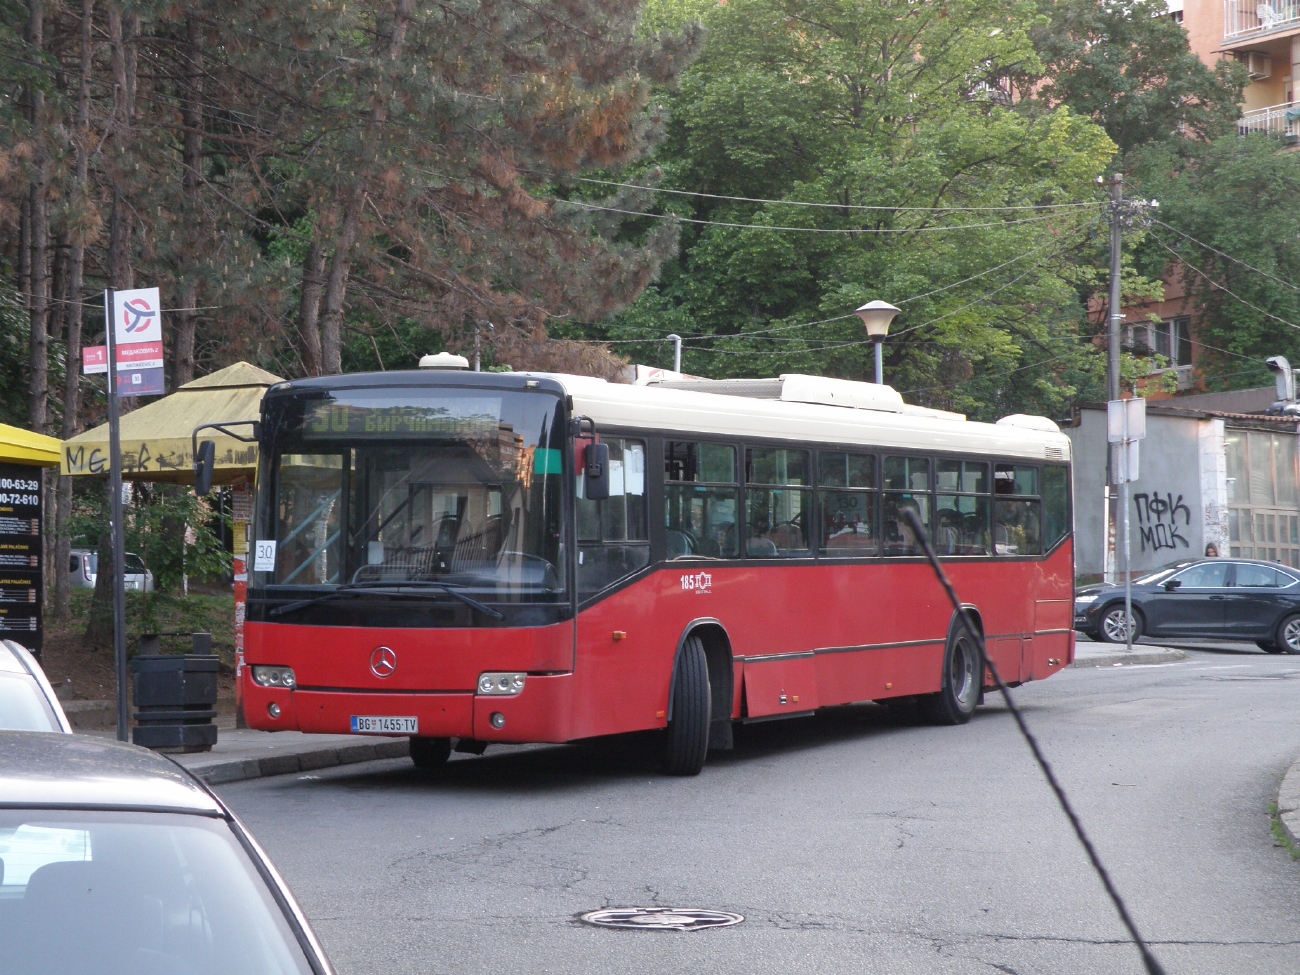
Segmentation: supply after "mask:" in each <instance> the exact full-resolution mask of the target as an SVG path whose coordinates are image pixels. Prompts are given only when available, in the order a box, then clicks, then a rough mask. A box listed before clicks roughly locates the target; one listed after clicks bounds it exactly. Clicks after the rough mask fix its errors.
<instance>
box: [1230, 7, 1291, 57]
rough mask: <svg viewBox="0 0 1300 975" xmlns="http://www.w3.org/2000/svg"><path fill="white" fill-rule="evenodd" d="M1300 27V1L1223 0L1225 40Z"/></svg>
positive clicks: (1268, 34)
mask: <svg viewBox="0 0 1300 975" xmlns="http://www.w3.org/2000/svg"><path fill="white" fill-rule="evenodd" d="M1297 29H1300V0H1273V2H1272V3H1257V2H1256V0H1223V43H1224V46H1227V45H1229V44H1231V43H1233V42H1234V41H1241V40H1248V39H1252V38H1257V37H1269V36H1272V35H1274V34H1278V33H1281V32H1283V31H1294V30H1297Z"/></svg>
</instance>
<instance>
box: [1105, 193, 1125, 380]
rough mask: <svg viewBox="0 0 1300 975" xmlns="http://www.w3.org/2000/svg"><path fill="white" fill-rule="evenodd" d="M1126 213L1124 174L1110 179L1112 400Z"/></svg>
mask: <svg viewBox="0 0 1300 975" xmlns="http://www.w3.org/2000/svg"><path fill="white" fill-rule="evenodd" d="M1123 215H1124V177H1123V176H1122V175H1121V174H1120V173H1116V174H1115V175H1114V176H1112V177H1111V178H1110V309H1109V311H1108V313H1107V316H1106V382H1107V394H1108V398H1109V399H1119V395H1120V393H1119V353H1120V334H1119V326H1120V322H1121V321H1123V319H1124V316H1123V315H1121V314H1120V311H1119V303H1120V293H1119V292H1120V289H1119V281H1120V251H1121V248H1122V247H1123V245H1124V239H1123V235H1122V229H1123V228H1122V226H1121V220H1122V219H1123Z"/></svg>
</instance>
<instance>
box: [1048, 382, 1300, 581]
mask: <svg viewBox="0 0 1300 975" xmlns="http://www.w3.org/2000/svg"><path fill="white" fill-rule="evenodd" d="M1274 396H1275V394H1274V391H1273V389H1271V388H1269V389H1262V390H1241V391H1238V392H1235V393H1216V394H1209V395H1205V396H1188V397H1181V398H1179V399H1177V400H1164V401H1160V402H1151V403H1148V404H1147V435H1146V439H1145V440H1143V441H1142V445H1141V447H1140V453H1141V460H1140V463H1139V473H1140V477H1139V478H1138V480H1137V481H1135V482H1133V483H1132V484H1130V485H1129V544H1130V558H1131V568H1132V571H1133V572H1135V573H1142V572H1147V571H1150V570H1152V569H1156V568H1159V567H1160V566H1162V565H1165V564H1167V563H1169V562H1172V561H1175V560H1178V559H1183V558H1193V557H1197V556H1201V555H1204V554H1206V548H1207V546H1212V547H1213V550H1214V551H1215V552H1217V553H1218V554H1219V555H1222V556H1229V555H1232V556H1239V557H1243V558H1257V559H1266V560H1269V561H1275V562H1281V563H1283V564H1285V565H1290V566H1292V567H1295V568H1300V457H1298V456H1297V426H1300V416H1295V415H1291V416H1267V415H1264V414H1263V413H1262V412H1252V411H1245V410H1243V409H1242V408H1243V407H1257V408H1259V409H1261V410H1262V409H1265V408H1267V407H1268V405H1269V404H1271V402H1272V400H1273V399H1274ZM1065 432H1066V434H1067V435H1069V437H1070V440H1071V442H1072V444H1073V456H1074V459H1075V467H1074V531H1075V571H1076V573H1077V574H1078V576H1079V577H1080V578H1081V579H1083V580H1087V581H1092V580H1096V579H1100V578H1103V577H1105V578H1122V571H1123V554H1122V552H1123V537H1122V535H1121V534H1120V529H1119V527H1118V526H1119V524H1120V522H1119V519H1118V517H1116V512H1117V511H1118V505H1119V490H1118V488H1111V489H1109V491H1108V490H1107V486H1106V463H1105V458H1106V454H1107V444H1106V407H1105V404H1095V405H1088V406H1085V407H1083V408H1081V409H1080V410H1079V413H1078V419H1077V422H1076V423H1075V425H1074V426H1072V427H1067V428H1066V430H1065ZM1108 504H1109V505H1110V506H1111V507H1110V509H1109V511H1110V517H1108V508H1107V505H1108Z"/></svg>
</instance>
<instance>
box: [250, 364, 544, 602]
mask: <svg viewBox="0 0 1300 975" xmlns="http://www.w3.org/2000/svg"><path fill="white" fill-rule="evenodd" d="M279 408H280V410H281V411H282V412H281V413H280V415H279V416H278V417H272V418H270V419H271V422H272V423H273V424H274V425H273V426H272V427H271V429H272V430H275V431H276V434H275V436H274V440H275V445H274V451H273V453H272V455H271V470H270V471H269V472H268V473H269V474H270V475H271V477H272V479H273V483H274V488H273V491H274V508H273V509H272V512H271V515H272V518H273V520H274V537H275V541H276V549H275V562H274V566H275V567H274V570H272V571H268V572H263V573H260V574H259V577H258V581H260V582H261V583H262V584H264V585H276V586H304V587H307V586H311V587H322V586H339V585H350V586H357V587H367V588H368V587H371V586H374V587H384V586H393V585H400V584H402V583H412V582H439V583H443V584H446V585H448V586H456V587H464V588H465V589H467V590H476V591H478V592H480V593H482V594H486V595H487V596H488V597H489V598H494V599H504V600H511V599H524V600H532V599H538V598H541V599H547V598H554V597H555V596H556V595H558V594H559V593H560V592H561V591H562V590H563V588H564V585H563V580H564V572H563V569H562V564H563V563H562V561H561V537H562V530H561V529H562V518H561V510H562V508H561V484H562V480H561V476H562V472H563V467H564V459H563V449H562V448H563V444H564V436H563V430H562V429H561V425H560V410H559V400H558V399H557V398H556V397H555V396H551V395H546V394H544V393H527V392H520V391H516V390H503V389H493V390H486V389H474V388H465V387H459V388H446V387H443V388H430V387H397V388H392V387H390V388H361V389H341V390H335V391H331V392H330V393H329V394H328V395H325V396H321V395H319V394H317V395H315V396H311V397H310V398H307V397H304V398H301V399H294V400H289V401H287V402H284V403H283V404H282V405H280V407H279ZM263 537H265V536H263Z"/></svg>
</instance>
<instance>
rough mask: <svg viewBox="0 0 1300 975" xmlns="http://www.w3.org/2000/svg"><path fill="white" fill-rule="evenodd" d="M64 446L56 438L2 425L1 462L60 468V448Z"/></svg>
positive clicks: (0, 430)
mask: <svg viewBox="0 0 1300 975" xmlns="http://www.w3.org/2000/svg"><path fill="white" fill-rule="evenodd" d="M62 446H63V444H62V442H61V441H59V440H58V439H56V438H54V437H47V436H45V434H43V433H32V432H31V431H30V430H23V429H22V428H20V427H11V426H8V425H7V424H4V423H0V460H3V461H9V462H10V463H14V464H35V465H36V466H38V467H58V466H59V448H60V447H62Z"/></svg>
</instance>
